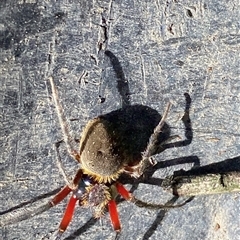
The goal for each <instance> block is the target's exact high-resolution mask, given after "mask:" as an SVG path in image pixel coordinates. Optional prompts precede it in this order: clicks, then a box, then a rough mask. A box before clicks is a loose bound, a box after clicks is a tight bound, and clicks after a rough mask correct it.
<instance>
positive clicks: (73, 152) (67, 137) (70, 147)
mask: <svg viewBox="0 0 240 240" xmlns="http://www.w3.org/2000/svg"><path fill="white" fill-rule="evenodd" d="M49 81H50V84H51V88H52V97H53V100H54V104H55V107H56V111H57V115H58V120H59V123H60V126H61V129H62V133H63V139H64V142H65V144H66V146H67V151H68V152H69V154H70V156H72V157H73V158H74V159H75V160H77V161H78V162H79V161H80V156H79V154H78V153H77V151H76V150H75V149H74V147H73V142H74V140H73V139H72V137H71V135H70V128H69V125H68V121H67V118H66V116H65V114H64V111H63V107H62V105H61V103H60V100H59V96H58V90H57V87H56V86H55V84H54V80H53V78H52V77H50V78H49Z"/></svg>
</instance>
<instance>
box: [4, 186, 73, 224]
mask: <svg viewBox="0 0 240 240" xmlns="http://www.w3.org/2000/svg"><path fill="white" fill-rule="evenodd" d="M71 191H72V189H71V188H69V187H68V186H65V187H64V188H63V189H62V190H60V191H59V192H58V193H57V194H56V195H55V196H54V197H53V199H52V200H50V201H49V202H47V203H44V204H41V205H39V206H30V207H25V208H24V210H22V209H21V210H20V211H19V210H18V211H14V212H10V213H9V214H6V215H3V216H2V217H1V219H0V226H1V227H3V226H6V225H11V224H15V223H18V222H21V221H23V220H26V219H29V218H31V217H34V216H36V215H39V214H41V213H43V212H45V211H47V210H49V209H50V208H52V207H54V206H55V205H56V204H58V203H60V202H61V201H62V200H63V199H64V198H65V197H66V196H67V195H68V194H69V193H70V192H71Z"/></svg>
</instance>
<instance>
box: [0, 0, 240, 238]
mask: <svg viewBox="0 0 240 240" xmlns="http://www.w3.org/2000/svg"><path fill="white" fill-rule="evenodd" d="M239 19H240V14H239V1H237V0H233V1H217V0H214V1H201V0H198V1H197V0H196V1H192V0H191V1H190V0H185V1H182V0H179V1H162V0H155V1H136V0H116V1H113V0H110V1H107V0H105V1H88V0H81V1H80V0H59V1H55V0H49V1H47V0H45V1H44V0H38V1H34V0H25V1H23V0H22V1H20V0H18V1H16V0H5V1H0V61H1V64H0V86H1V87H0V91H1V96H0V110H1V114H0V119H1V120H0V124H1V125H0V140H1V142H0V147H1V149H0V154H1V157H0V203H1V204H0V211H1V212H3V211H5V210H8V209H10V208H11V207H14V206H15V205H18V204H20V203H22V202H24V201H27V200H30V199H32V198H34V197H36V196H38V195H40V194H44V193H47V192H51V191H53V190H54V189H57V188H59V187H61V186H62V185H63V184H64V181H63V178H62V177H61V174H60V173H59V171H58V168H57V166H56V155H55V152H54V150H53V143H55V142H57V141H58V140H60V139H61V131H60V128H59V124H58V119H57V117H56V114H55V110H54V106H53V104H52V102H51V93H50V91H49V84H48V82H47V79H48V77H49V76H50V75H53V76H54V79H55V81H56V84H57V86H58V89H59V92H60V97H61V100H62V103H63V105H64V109H65V111H66V115H67V116H68V118H69V119H72V120H74V121H71V128H72V134H73V136H74V137H75V138H79V137H80V134H81V131H82V128H83V127H84V125H85V124H86V123H87V121H88V120H89V119H91V118H93V117H95V116H97V115H99V114H102V113H107V112H110V111H112V110H115V109H117V108H119V107H121V97H120V95H119V91H118V89H117V81H118V80H119V79H118V77H119V75H116V72H115V71H114V69H113V65H112V63H111V61H110V59H109V57H107V56H106V55H105V54H104V52H105V50H109V51H111V52H112V53H113V54H114V55H115V56H116V58H117V59H118V61H119V63H120V66H121V67H122V72H121V74H120V75H121V76H120V77H121V78H122V79H125V82H126V85H124V86H125V87H126V86H127V87H128V88H129V92H128V89H127V88H124V89H125V90H124V91H126V93H127V94H129V100H130V101H131V103H132V104H136V103H138V104H143V105H147V106H150V107H152V108H154V109H156V110H157V111H158V112H159V113H160V114H161V113H162V112H163V110H164V107H165V106H166V103H167V102H168V101H172V102H173V104H174V106H173V107H172V109H171V113H170V115H169V117H168V124H169V125H170V126H171V130H172V132H173V133H174V134H179V135H180V136H181V137H182V138H183V139H184V137H185V136H184V125H183V123H182V121H181V117H182V116H183V113H184V108H185V98H184V93H185V92H187V93H189V95H190V96H191V99H192V106H191V109H190V118H191V122H192V129H193V141H192V142H191V144H189V145H187V146H184V147H173V148H171V149H167V150H165V151H164V152H163V153H161V154H159V155H157V156H156V160H157V161H166V163H167V162H170V163H171V162H174V161H171V160H178V161H176V162H177V163H178V164H177V165H176V164H174V165H173V164H168V167H163V168H161V169H159V170H157V171H156V172H155V173H154V175H153V176H154V177H156V178H159V179H161V178H164V177H166V176H168V175H171V174H172V173H173V172H174V171H176V170H180V169H185V170H188V169H191V168H192V167H193V163H191V161H190V162H186V161H184V159H190V160H191V159H193V160H194V159H196V158H197V159H199V162H200V165H201V166H205V165H208V164H211V163H218V162H219V163H221V162H228V161H229V162H231V164H234V163H236V166H237V165H238V166H239V161H240V154H239V152H240V144H239V142H240V134H239V132H240V125H239V120H240V81H239V73H240V60H239V59H240V58H239V50H240V35H239ZM101 100H105V101H103V103H101ZM61 153H62V156H64V157H63V161H64V165H65V166H66V169H67V172H68V174H69V175H72V174H74V172H75V171H76V169H77V167H78V166H77V164H76V163H75V162H74V161H73V160H72V159H71V158H69V157H68V155H67V153H66V151H65V148H64V145H62V146H61ZM181 160H183V161H182V162H181ZM181 163H183V164H181ZM127 188H128V189H130V188H131V184H129V185H127ZM134 194H135V195H136V196H137V197H139V198H141V199H142V200H146V201H151V202H155V203H166V202H167V201H169V200H170V199H171V198H172V195H171V194H170V193H166V192H165V191H163V190H162V189H161V188H160V187H159V186H153V185H151V184H139V185H138V186H137V187H136V189H135V191H134ZM46 200H47V199H44V200H43V201H46ZM183 200H184V199H179V200H178V201H177V202H182V201H183ZM65 204H66V202H63V203H62V204H59V206H57V207H55V208H53V209H51V210H50V211H48V212H45V213H43V214H41V215H39V216H37V217H34V218H31V219H29V220H26V221H23V222H20V223H18V224H14V225H10V226H6V227H2V228H1V229H0V239H4V240H13V239H18V240H20V239H22V240H27V239H49V238H50V236H51V234H52V233H53V232H54V231H55V230H56V229H57V227H58V224H59V222H60V220H61V217H62V214H63V210H64V207H65ZM118 209H119V213H120V217H121V222H122V226H123V229H122V234H121V236H120V239H144V240H146V239H161V240H169V239H173V240H190V239H191V240H193V239H196V240H197V239H201V240H202V239H211V240H217V239H224V240H237V239H239V236H240V218H239V215H240V195H239V193H235V194H224V195H211V196H200V197H195V198H194V199H193V201H191V202H190V203H188V204H187V205H185V206H184V207H182V208H179V209H172V210H169V211H150V210H145V209H140V208H138V207H136V206H134V205H133V204H130V203H127V202H124V203H122V204H120V205H119V207H118ZM91 216H92V214H91V210H90V209H81V208H77V210H76V213H75V217H74V219H73V221H72V223H71V225H70V226H69V228H68V229H67V231H66V233H65V234H64V237H63V239H85V240H86V239H114V237H115V233H114V231H113V230H112V228H111V224H110V221H109V217H108V214H106V215H105V216H104V217H103V218H102V219H101V221H94V220H91ZM1 217H2V216H0V220H1Z"/></svg>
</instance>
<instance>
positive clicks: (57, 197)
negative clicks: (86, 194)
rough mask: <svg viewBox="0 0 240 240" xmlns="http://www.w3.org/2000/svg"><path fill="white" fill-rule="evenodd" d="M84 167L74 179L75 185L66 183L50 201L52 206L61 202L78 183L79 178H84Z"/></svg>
mask: <svg viewBox="0 0 240 240" xmlns="http://www.w3.org/2000/svg"><path fill="white" fill-rule="evenodd" d="M82 174H83V173H82V169H79V170H78V171H77V173H76V175H75V177H74V179H73V186H68V185H66V186H65V187H64V188H63V189H62V190H61V191H60V192H58V193H57V194H56V195H55V197H54V198H53V199H52V200H51V201H50V204H51V205H52V206H55V205H57V204H58V203H60V202H61V201H62V200H63V199H64V198H65V197H66V196H67V195H68V194H69V193H70V192H71V191H72V189H74V188H75V186H76V185H77V184H78V182H79V180H80V179H81V178H82Z"/></svg>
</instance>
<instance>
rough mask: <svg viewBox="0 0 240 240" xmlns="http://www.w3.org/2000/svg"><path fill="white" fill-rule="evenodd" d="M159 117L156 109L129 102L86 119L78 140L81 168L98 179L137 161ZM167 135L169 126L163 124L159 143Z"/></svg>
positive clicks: (109, 177)
mask: <svg viewBox="0 0 240 240" xmlns="http://www.w3.org/2000/svg"><path fill="white" fill-rule="evenodd" d="M160 119H161V116H160V115H159V113H158V112H157V111H156V110H154V109H152V108H150V107H147V106H143V105H133V106H127V107H125V108H121V109H118V110H115V111H112V112H110V113H108V114H104V115H101V116H99V117H97V118H94V119H93V120H91V121H89V122H88V124H87V125H86V127H85V129H84V131H83V135H82V138H81V141H80V156H81V164H82V168H83V170H85V172H86V173H87V174H89V175H92V176H95V177H96V179H97V180H98V181H100V182H111V180H114V179H117V178H118V176H119V174H120V173H121V172H122V171H123V170H124V168H125V167H126V166H133V165H135V164H137V163H138V162H139V161H140V160H141V154H142V152H143V151H144V150H145V149H146V146H147V144H148V140H149V137H150V136H151V134H152V133H153V131H154V128H155V127H156V126H157V124H158V123H159V121H160ZM168 136H169V128H168V127H167V125H165V127H164V128H163V134H162V135H161V134H160V138H159V142H161V139H165V138H167V137H168Z"/></svg>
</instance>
